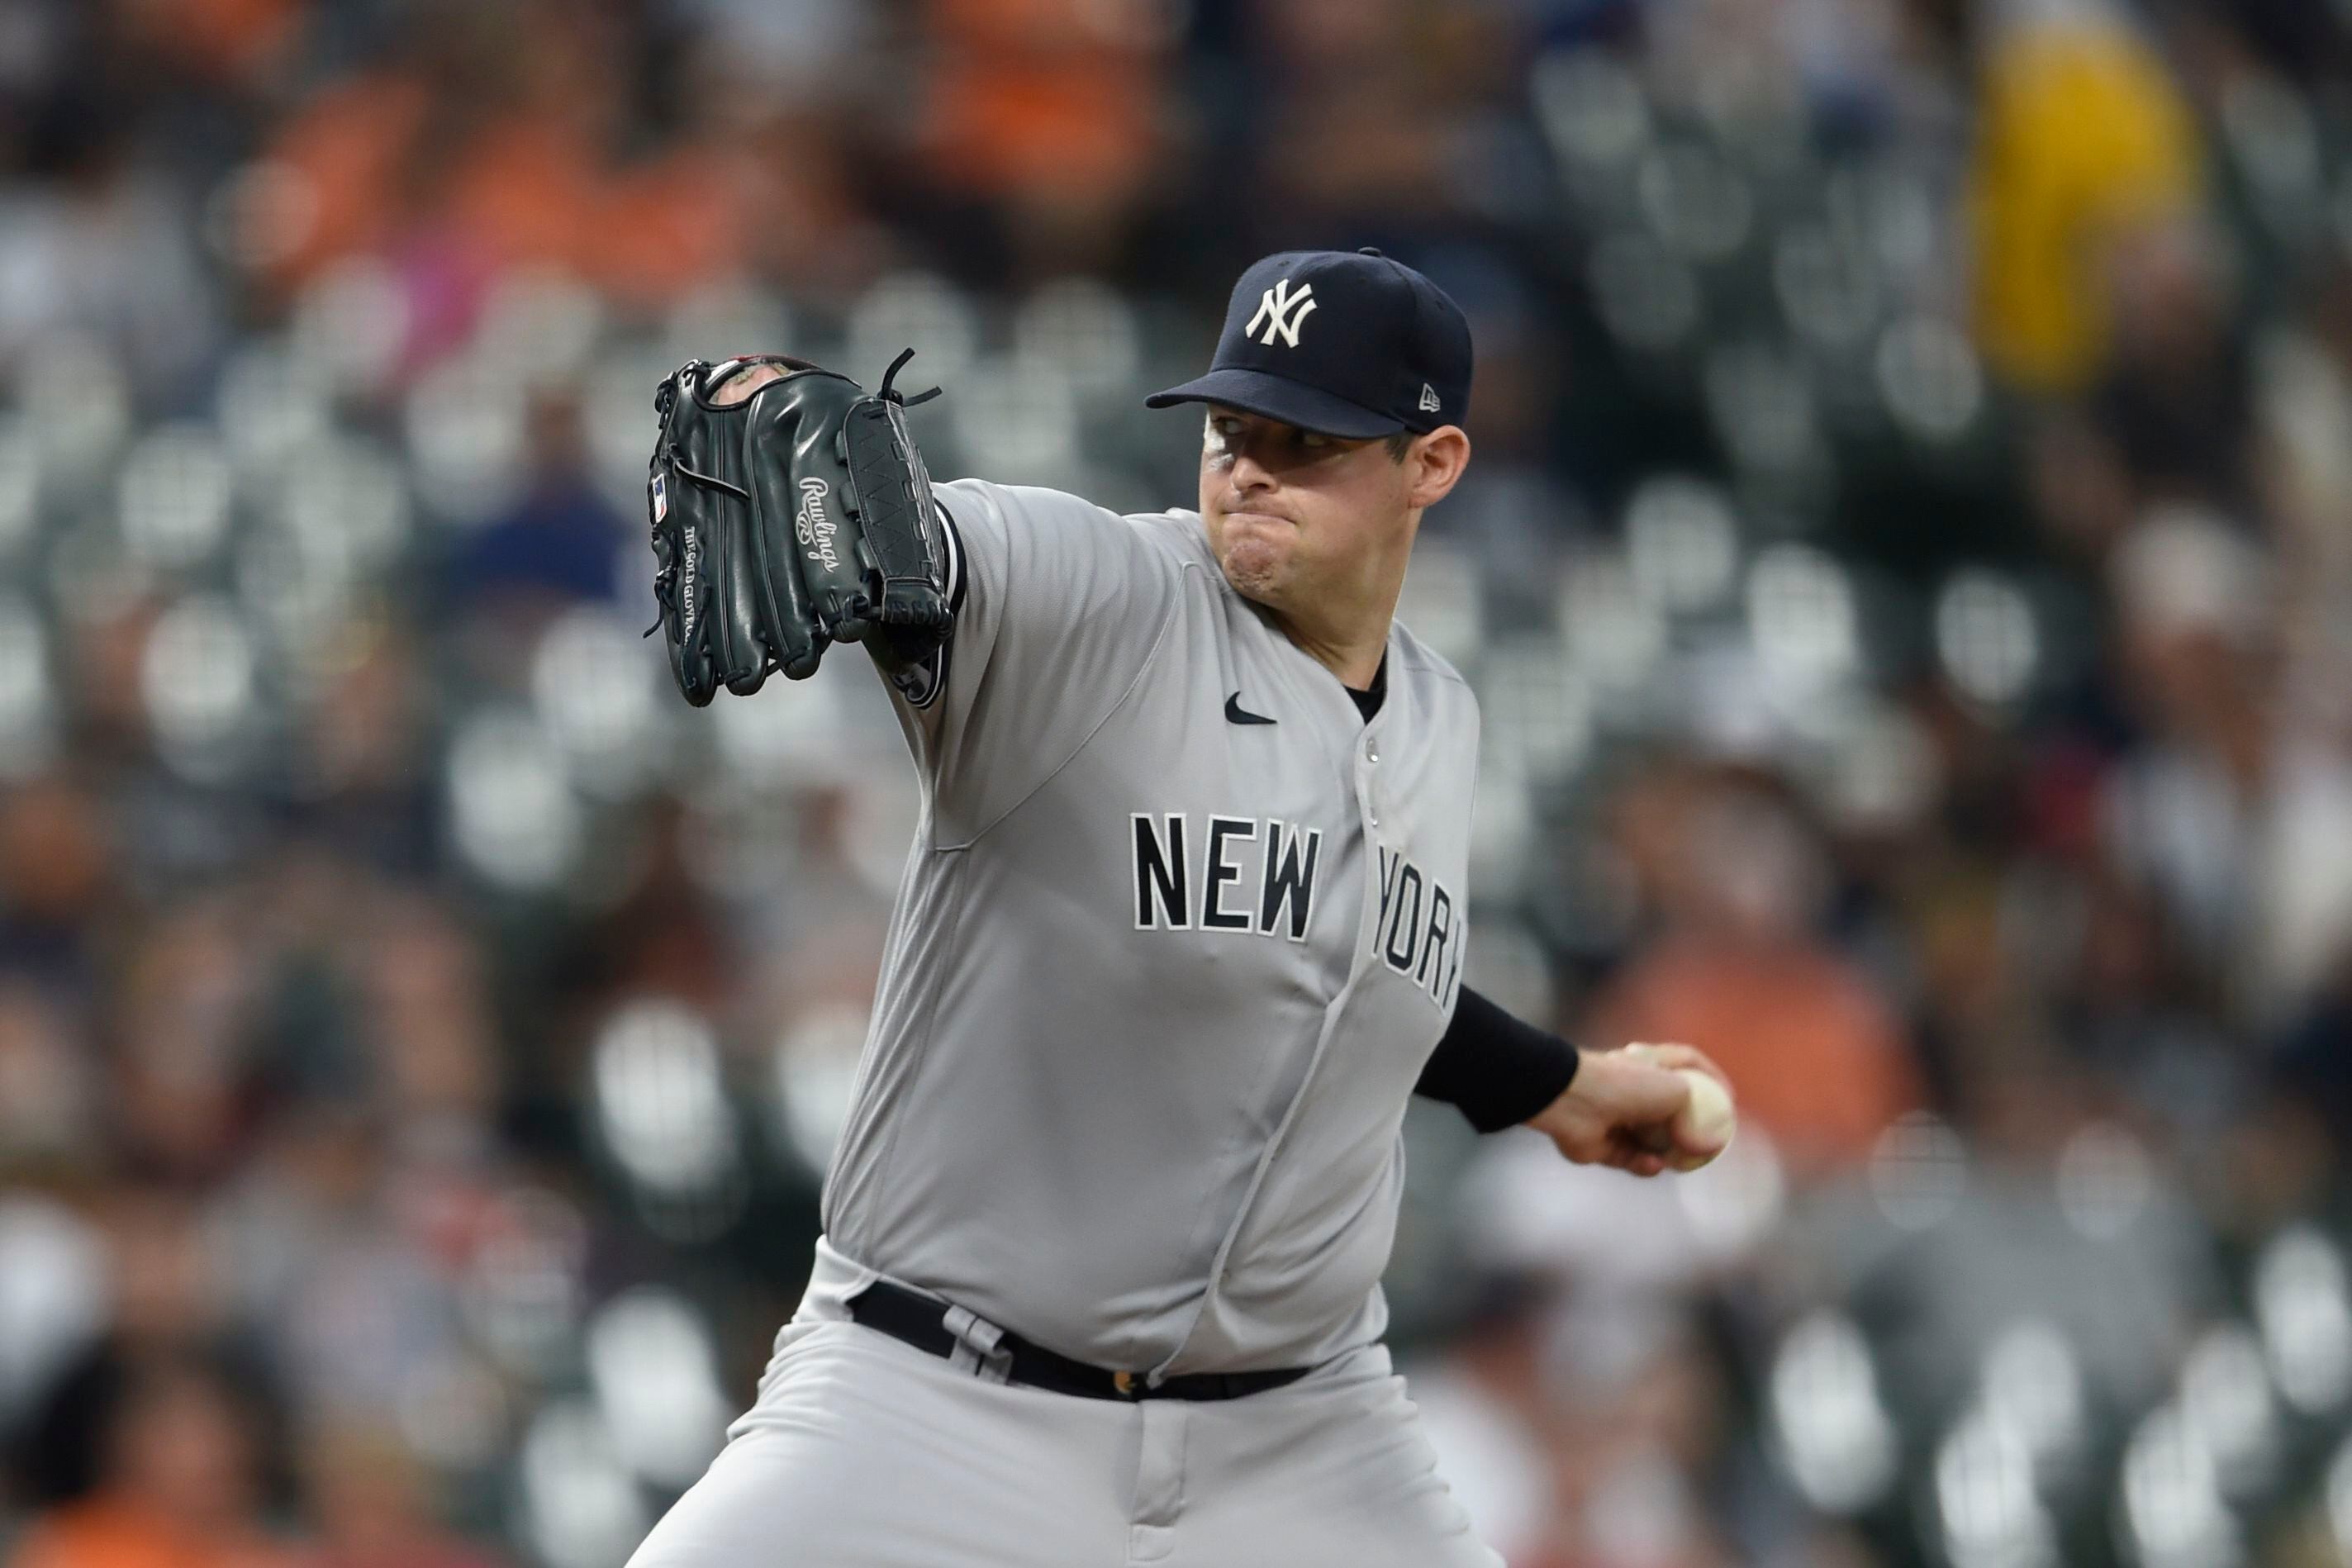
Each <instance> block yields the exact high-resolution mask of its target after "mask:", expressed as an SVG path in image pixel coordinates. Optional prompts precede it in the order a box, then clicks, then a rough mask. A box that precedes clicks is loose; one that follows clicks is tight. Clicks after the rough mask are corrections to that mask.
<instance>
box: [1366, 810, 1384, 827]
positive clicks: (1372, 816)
mask: <svg viewBox="0 0 2352 1568" xmlns="http://www.w3.org/2000/svg"><path fill="white" fill-rule="evenodd" d="M1364 820H1365V821H1366V822H1369V823H1370V824H1371V825H1372V826H1374V827H1378V826H1380V825H1381V814H1380V813H1379V812H1377V811H1368V812H1366V813H1365V814H1364Z"/></svg>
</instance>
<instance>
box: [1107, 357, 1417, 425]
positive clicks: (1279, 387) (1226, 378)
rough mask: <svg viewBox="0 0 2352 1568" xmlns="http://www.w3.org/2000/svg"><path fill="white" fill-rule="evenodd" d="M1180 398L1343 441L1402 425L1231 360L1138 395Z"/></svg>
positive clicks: (1153, 404) (1162, 400)
mask: <svg viewBox="0 0 2352 1568" xmlns="http://www.w3.org/2000/svg"><path fill="white" fill-rule="evenodd" d="M1180 403H1219V404H1223V405H1224V406H1226V407H1227V408H1238V409H1240V410H1241V411H1242V412H1243V413H1244V414H1255V415H1257V416H1260V417H1261V418H1265V419H1279V420H1281V421H1282V422H1283V423H1284V424H1285V425H1296V426H1298V428H1300V429H1301V430H1312V431H1314V432H1315V433H1316V434H1317V435H1318V436H1337V437H1339V438H1340V439H1341V440H1343V441H1369V440H1370V439H1371V438H1372V437H1376V436H1393V435H1395V434H1396V433H1397V432H1398V431H1400V430H1402V429H1403V428H1404V427H1405V426H1404V421H1403V420H1402V419H1398V418H1396V417H1394V416H1391V415H1387V414H1381V413H1377V412H1375V411H1374V410H1372V409H1370V408H1367V407H1365V406H1364V405H1362V404H1360V403H1350V402H1349V401H1348V400H1347V399H1346V398H1344V397H1341V396H1339V395H1337V394H1335V393H1329V392H1325V391H1323V390H1322V389H1321V388H1320V387H1314V386H1307V385H1305V384H1302V383H1299V382H1296V381H1286V380H1284V379H1283V378H1282V377H1281V376H1278V375H1270V374H1267V373H1266V372H1265V371H1262V370H1244V369H1241V368H1240V367H1238V366H1232V365H1229V366H1227V367H1226V368H1224V369H1223V370H1213V371H1211V372H1210V373H1209V374H1206V375H1203V376H1200V377H1197V378H1195V379H1193V380H1192V381H1188V382H1186V383H1184V384H1182V385H1181V386H1171V387H1170V388H1169V389H1168V390H1167V391H1165V392H1155V393H1153V394H1152V395H1150V396H1149V397H1147V398H1145V399H1144V400H1143V405H1144V406H1145V407H1146V408H1172V407H1174V406H1175V405H1177V404H1180Z"/></svg>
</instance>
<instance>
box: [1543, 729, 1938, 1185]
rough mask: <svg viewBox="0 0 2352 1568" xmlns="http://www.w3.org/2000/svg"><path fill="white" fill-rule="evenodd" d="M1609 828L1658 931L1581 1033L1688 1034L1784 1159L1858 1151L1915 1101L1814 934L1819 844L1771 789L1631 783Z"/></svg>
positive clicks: (1895, 1037) (1902, 1067) (1693, 780)
mask: <svg viewBox="0 0 2352 1568" xmlns="http://www.w3.org/2000/svg"><path fill="white" fill-rule="evenodd" d="M1618 836H1619V838H1620V841H1621V843H1622V845H1623V846H1624V847H1625V849H1626V852H1627V854H1628V857H1629V858H1630V859H1631V860H1632V862H1633V864H1634V865H1635V866H1636V867H1637V868H1640V869H1641V871H1642V872H1643V874H1645V875H1646V876H1647V878H1648V879H1650V884H1651V889H1652V891H1653V893H1654V897H1655V898H1656V900H1657V902H1658V907H1659V913H1660V916H1661V931H1660V934H1659V936H1658V937H1657V938H1656V940H1655V941H1654V942H1652V943H1650V944H1649V945H1648V947H1647V949H1646V951H1644V952H1642V953H1640V954H1638V955H1637V956H1635V957H1634V958H1633V960H1632V961H1631V962H1630V963H1628V964H1627V965H1626V967H1625V969H1624V970H1623V971H1622V973H1619V974H1618V975H1617V976H1616V977H1615V978H1613V979H1612V981H1611V983H1610V984H1609V985H1608V986H1607V987H1606V988H1605V989H1604V990H1603V991H1602V992H1601V994H1600V995H1598V996H1597V997H1596V998H1595V999H1594V1000H1593V1003H1592V1005H1591V1012H1590V1014H1589V1016H1588V1017H1587V1020H1586V1023H1585V1025H1584V1027H1583V1029H1582V1032H1581V1035H1580V1038H1581V1040H1582V1041H1583V1042H1584V1043H1586V1044H1588V1045H1590V1046H1591V1047H1595V1048H1599V1049H1609V1048H1612V1047H1616V1046H1620V1045H1623V1044H1625V1043H1626V1042H1627V1041H1631V1040H1683V1041H1687V1042H1689V1043H1690V1044H1692V1045H1696V1046H1697V1047H1700V1048H1701V1049H1702V1050H1705V1051H1706V1052H1708V1053H1709V1054H1710V1055H1711V1056H1713V1057H1714V1058H1716V1060H1717V1061H1718V1062H1719V1063H1721V1064H1722V1066H1723V1069H1724V1071H1725V1072H1726V1073H1727V1075H1728V1076H1729V1077H1730V1079H1731V1081H1732V1085H1733V1087H1734V1089H1736V1090H1737V1092H1738V1099H1739V1105H1740V1111H1741V1114H1742V1115H1743V1116H1744V1117H1747V1118H1748V1119H1751V1120H1753V1121H1756V1122H1757V1123H1759V1125H1761V1126H1762V1127H1764V1128H1765V1129H1766V1130H1767V1131H1769V1132H1770V1133H1771V1134H1772V1137H1773V1140H1774V1142H1776V1143H1777V1144H1779V1145H1780V1148H1781V1149H1782V1150H1783V1151H1784V1152H1785V1153H1786V1154H1787V1156H1788V1158H1789V1160H1790V1163H1791V1164H1792V1165H1793V1166H1795V1167H1797V1168H1798V1169H1800V1170H1801V1171H1805V1172H1815V1171H1820V1170H1822V1169H1824V1168H1826V1167H1832V1166H1836V1165H1841V1164H1847V1165H1850V1164H1853V1163H1856V1162H1858V1161H1860V1160H1861V1159H1862V1158H1863V1157H1864V1156H1865V1155H1866V1154H1867V1153H1868V1152H1869V1151H1870V1148H1871V1145H1872V1143H1873V1142H1874V1140H1875V1139H1876V1138H1877V1136H1878V1134H1879V1133H1880V1131H1883V1130H1884V1129H1885V1127H1886V1125H1887V1123H1889V1122H1890V1121H1894V1119H1895V1117H1896V1116H1898V1115H1900V1114H1902V1112H1904V1111H1905V1110H1908V1109H1910V1108H1911V1106H1912V1105H1914V1104H1915V1103H1916V1100H1917V1097H1918V1089H1917V1087H1916V1069H1915V1068H1914V1066H1913V1064H1912V1062H1911V1059H1910V1056H1909V1051H1908V1047H1907V1046H1906V1042H1905V1039H1904V1037H1903V1033H1902V1028H1901V1025H1900V1022H1899V1020H1898V1019H1897V1018H1896V1017H1895V1015H1894V1013H1893V1012H1892V1011H1891V1010H1890V1009H1889V1007H1888V1006H1887V1005H1886V1003H1885V1000H1884V999H1883V998H1882V997H1881V996H1880V995H1879V994H1877V992H1876V990H1875V988H1874V986H1873V985H1872V984H1871V983H1870V980H1869V978H1868V977H1867V976H1866V975H1865V974H1864V973H1863V972H1861V971H1860V970H1858V969H1856V968H1854V967H1853V965H1851V964H1849V963H1846V962H1845V961H1844V960H1843V959H1842V958H1840V957H1839V956H1838V955H1837V954H1836V953H1834V952H1832V951H1830V950H1829V949H1827V948H1825V947H1823V946H1822V945H1821V944H1820V943H1819V942H1817V941H1816V940H1815V939H1814V938H1813V937H1812V936H1811V934H1810V930H1809V928H1810V926H1811V922H1812V921H1814V920H1815V919H1816V918H1817V916H1818V913H1819V909H1820V903H1821V900H1822V898H1823V897H1824V895H1825V894H1826V892H1827V888H1826V885H1825V883H1824V880H1823V878H1824V875H1825V873H1826V870H1827V867H1826V865H1825V863H1824V861H1823V858H1822V851H1821V848H1820V847H1819V846H1818V845H1817V844H1815V843H1814V842H1813V841H1812V840H1811V837H1809V835H1808V832H1807V830H1806V828H1805V827H1804V826H1803V825H1802V824H1801V823H1800V822H1799V820H1798V819H1797V818H1796V816H1794V815H1793V814H1792V813H1791V812H1790V810H1789V809H1788V808H1787V807H1786V806H1785V805H1781V804H1780V803H1778V802H1776V801H1774V800H1773V799H1771V798H1770V797H1769V795H1764V794H1761V793H1759V792H1758V791H1755V790H1753V789H1751V788H1748V787H1746V786H1744V785H1741V784H1737V783H1733V782H1730V781H1726V780H1719V779H1709V778H1706V777H1703V776H1699V775H1692V774H1686V775H1684V776H1682V777H1679V778H1672V777H1670V778H1664V779H1658V780H1653V781H1648V782H1647V783H1646V784H1645V785H1644V786H1643V787H1641V788H1637V789H1635V790H1631V791H1628V792H1627V793H1626V794H1625V795H1623V796H1622V798H1621V800H1620V803H1619V813H1618Z"/></svg>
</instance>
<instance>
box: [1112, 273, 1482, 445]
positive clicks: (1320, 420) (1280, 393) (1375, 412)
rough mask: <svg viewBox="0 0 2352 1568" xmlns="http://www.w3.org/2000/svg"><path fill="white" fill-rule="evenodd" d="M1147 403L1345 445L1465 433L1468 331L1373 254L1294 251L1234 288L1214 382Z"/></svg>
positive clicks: (1452, 308)
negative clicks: (1446, 431)
mask: <svg viewBox="0 0 2352 1568" xmlns="http://www.w3.org/2000/svg"><path fill="white" fill-rule="evenodd" d="M1143 401H1144V403H1145V404H1146V405H1148V406H1150V407H1152V408H1167V407H1171V406H1172V405H1176V404H1179V403H1221V404H1223V405H1225V406H1226V407H1228V408H1238V409H1241V410H1243V411H1244V412H1245V413H1249V414H1256V415H1262V416H1265V418H1268V419H1279V420H1281V421H1282V422H1283V423H1284V424H1286V425H1296V426H1298V427H1299V428H1300V429H1302V430H1313V431H1317V432H1318V433H1320V434H1322V435H1326V436H1338V437H1343V438H1346V439H1349V440H1367V439H1370V437H1375V436H1391V435H1394V434H1395V433H1396V432H1397V431H1399V430H1412V431H1416V432H1418V431H1426V430H1434V429H1436V428H1437V427H1438V426H1441V425H1459V424H1461V423H1462V420H1463V417H1464V416H1465V415H1466V414H1467V413H1468V412H1469V409H1470V323H1469V321H1468V320H1467V319H1465V317H1464V316H1463V314H1462V308H1461V307H1460V306H1458V305H1456V304H1455V303H1454V301H1453V300H1450V299H1448V298H1447V297H1446V293H1445V290H1444V289H1440V288H1439V287H1438V286H1437V285H1436V284H1434V283H1432V282H1431V281H1430V280H1429V279H1426V278H1424V277H1423V276H1422V275H1421V274H1420V273H1418V272H1416V271H1414V270H1413V269H1412V268H1410V267H1407V266H1406V265H1405V264H1404V263H1403V262H1402V261H1395V260H1391V258H1388V257H1385V256H1382V255H1381V253H1380V252H1379V251H1377V250H1373V249H1370V248H1369V247H1367V248H1366V249H1363V250H1286V251H1283V252H1281V253H1279V254H1278V255H1275V256H1269V257H1267V258H1265V260H1263V261H1260V262H1257V263H1255V264H1254V265H1253V266H1252V267H1251V268H1250V269H1249V270H1248V271H1246V272H1244V273H1243V274H1242V278H1241V281H1240V282H1238V283H1236V284H1234V298H1233V302H1232V303H1230V304H1228V305H1227V306H1226V307H1225V330H1224V332H1223V335H1221V336H1220V337H1219V338H1218V339H1217V357H1216V358H1215V360H1213V362H1211V363H1210V366H1209V374H1206V375H1203V376H1199V377H1196V378H1194V379H1193V380H1191V381H1188V382H1186V383H1184V384H1183V385H1181V386H1171V387H1170V388H1169V389H1168V390H1167V391H1165V392H1155V393H1153V394H1152V395H1150V397H1147V398H1145V399H1144V400H1143Z"/></svg>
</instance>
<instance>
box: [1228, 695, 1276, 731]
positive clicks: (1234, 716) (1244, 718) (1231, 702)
mask: <svg viewBox="0 0 2352 1568" xmlns="http://www.w3.org/2000/svg"><path fill="white" fill-rule="evenodd" d="M1225 720H1226V721H1227V722H1228V723H1233V724H1271V723H1273V722H1274V721H1273V720H1271V719H1269V718H1267V717H1266V716H1265V714H1263V713H1253V712H1251V711H1250V710H1248V709H1246V708H1244V707H1243V706H1242V694H1241V693H1240V692H1238V691H1236V692H1234V694H1233V695H1232V696H1231V697H1228V698H1226V699H1225Z"/></svg>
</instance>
